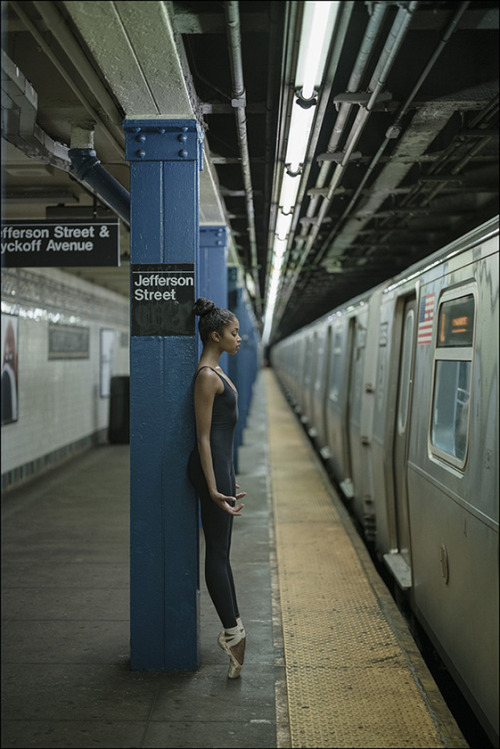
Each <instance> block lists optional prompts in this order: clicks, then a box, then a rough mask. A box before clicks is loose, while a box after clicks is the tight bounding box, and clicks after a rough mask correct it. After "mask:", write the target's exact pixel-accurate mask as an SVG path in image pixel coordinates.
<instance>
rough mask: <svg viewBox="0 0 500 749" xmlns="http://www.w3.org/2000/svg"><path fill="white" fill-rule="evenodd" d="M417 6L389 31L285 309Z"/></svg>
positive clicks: (290, 286)
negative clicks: (365, 102) (364, 102)
mask: <svg viewBox="0 0 500 749" xmlns="http://www.w3.org/2000/svg"><path fill="white" fill-rule="evenodd" d="M417 6H418V2H417V1H416V0H413V2H411V3H410V5H409V6H408V8H400V9H399V10H398V12H397V15H396V18H395V19H394V22H393V24H392V27H391V31H390V32H389V36H388V38H387V40H386V42H385V45H384V48H383V50H382V53H381V55H380V58H379V60H378V63H377V65H376V68H375V70H374V72H373V75H372V78H371V81H370V85H369V91H370V93H371V96H370V99H369V101H368V104H367V105H366V107H362V108H360V110H359V112H358V115H357V117H356V120H355V122H354V124H353V126H352V128H351V132H350V133H349V136H348V138H347V141H346V144H345V150H344V155H343V158H342V161H341V162H340V163H339V164H337V165H336V167H335V171H334V173H333V177H332V181H331V183H330V185H329V187H328V194H327V195H326V197H324V198H323V203H322V205H321V208H320V210H319V213H318V216H317V217H316V219H315V221H314V224H312V225H311V231H310V234H309V236H308V237H307V244H306V246H305V248H304V250H303V252H302V253H301V256H300V260H299V262H298V264H297V266H296V268H295V269H294V271H293V276H292V278H291V279H290V281H289V283H288V286H287V289H286V299H285V300H284V305H283V306H282V308H283V309H284V307H285V306H286V303H287V301H288V299H289V298H290V295H291V293H292V290H293V288H294V286H295V284H296V283H297V279H298V277H299V275H300V272H301V270H302V267H303V266H304V264H305V262H306V259H307V257H308V256H309V253H310V251H311V248H312V246H313V244H314V241H315V239H316V237H317V235H318V232H319V230H320V227H321V223H322V221H323V219H324V218H325V215H326V212H327V210H328V207H329V205H330V202H331V199H332V197H333V194H334V192H335V188H336V187H337V186H338V183H339V182H340V179H341V177H342V176H343V174H344V172H345V170H346V168H347V165H348V163H349V157H350V155H351V153H352V151H353V149H354V146H355V145H356V143H357V142H358V140H359V138H360V137H361V134H362V132H363V130H364V128H365V126H366V123H367V121H368V118H369V116H370V114H371V113H372V110H373V107H374V105H375V103H376V100H377V97H378V95H379V94H380V92H381V91H382V89H383V87H384V85H385V83H386V81H387V78H388V76H389V73H390V71H391V68H392V66H393V64H394V61H395V59H396V56H397V54H398V52H399V50H400V48H401V45H402V43H403V40H404V38H405V36H406V33H407V31H408V26H409V24H410V22H411V19H412V17H413V14H414V13H415V10H416V9H417Z"/></svg>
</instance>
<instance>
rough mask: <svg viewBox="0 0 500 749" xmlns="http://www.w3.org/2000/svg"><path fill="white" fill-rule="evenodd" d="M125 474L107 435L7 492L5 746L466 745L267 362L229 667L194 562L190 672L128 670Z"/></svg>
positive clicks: (246, 455) (238, 552) (237, 555)
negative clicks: (236, 653) (241, 652)
mask: <svg viewBox="0 0 500 749" xmlns="http://www.w3.org/2000/svg"><path fill="white" fill-rule="evenodd" d="M128 482H129V450H128V445H105V446H102V447H99V448H95V449H93V450H90V451H89V452H87V453H85V454H84V455H82V456H80V457H78V458H75V459H73V460H72V461H71V462H68V463H66V464H65V465H64V466H63V467H61V468H59V469H55V470H53V471H52V472H51V473H48V474H45V475H44V476H43V477H41V478H40V479H38V480H35V481H33V482H31V483H30V484H28V485H26V486H25V487H20V488H19V489H16V490H13V491H12V492H10V493H8V494H7V495H6V496H5V497H4V498H3V504H2V529H3V530H2V534H3V538H2V557H3V585H2V594H3V601H2V647H3V650H2V726H1V728H2V747H5V748H7V747H41V748H44V749H48V748H49V747H70V748H71V747H79V748H80V749H83V748H87V747H109V748H113V747H141V748H142V747H214V748H215V747H217V748H219V749H224V748H225V747H235V748H240V747H241V748H242V749H244V748H252V747H466V746H467V743H466V741H465V740H464V738H463V736H462V734H461V733H460V730H459V728H458V727H457V725H456V723H455V721H454V719H453V717H452V716H451V714H450V712H449V710H448V708H447V706H446V704H445V703H444V701H443V699H442V697H441V695H440V693H439V690H438V689H437V687H436V685H435V684H434V681H433V679H432V677H431V675H430V673H429V672H428V670H427V668H426V666H425V664H424V663H423V661H422V659H421V657H420V654H419V652H418V650H417V648H416V646H415V644H414V642H413V640H412V638H411V636H410V634H409V632H408V629H407V626H406V624H405V622H404V620H403V618H402V616H401V615H400V613H399V612H398V610H397V608H396V606H395V604H394V603H393V601H392V598H391V596H390V594H389V592H388V591H387V588H386V587H385V585H384V583H383V582H382V581H381V580H380V578H379V577H378V575H377V572H376V571H375V569H374V567H373V564H372V562H371V560H370V557H369V555H368V553H367V552H366V550H365V548H364V546H363V544H362V542H361V541H360V539H359V537H358V536H357V533H356V531H355V530H354V528H353V526H352V524H351V520H350V518H349V515H348V513H347V511H346V510H345V508H344V506H343V505H342V503H341V502H340V500H339V499H338V497H337V496H336V495H335V492H334V490H333V489H332V487H331V485H330V484H329V482H328V480H327V478H326V476H325V474H324V471H323V469H322V466H321V464H320V463H319V462H318V461H317V460H316V458H315V455H314V453H313V451H312V450H311V447H310V445H309V442H308V441H307V439H306V437H305V435H304V433H303V431H302V429H301V427H300V425H299V423H298V421H297V419H296V417H295V416H294V414H293V412H292V411H291V410H290V408H289V406H288V405H287V403H286V401H285V399H284V397H283V395H282V393H281V391H280V389H279V386H278V385H277V383H276V381H275V378H274V375H273V373H272V371H271V370H268V369H265V370H263V371H262V372H261V373H260V374H259V377H258V379H257V381H256V384H255V387H254V397H253V402H252V408H251V413H250V416H249V420H248V424H247V428H246V430H245V434H244V444H243V446H242V447H241V448H240V452H239V475H238V483H239V484H240V485H241V487H242V489H244V490H245V491H247V492H248V496H247V497H246V498H245V500H244V501H245V509H244V514H243V516H242V517H241V518H236V519H235V524H234V538H233V546H232V563H233V571H234V575H235V582H236V587H237V591H238V597H239V602H240V607H241V613H242V616H243V620H244V623H245V628H246V630H247V653H246V658H245V666H244V668H243V671H242V675H241V678H240V679H238V680H235V681H230V680H228V679H227V678H226V673H227V665H228V664H227V660H228V659H227V657H226V656H225V655H224V653H223V652H222V651H221V650H220V649H219V648H218V647H217V644H216V638H217V634H218V632H219V630H220V624H219V621H218V618H217V616H216V614H215V611H214V609H213V606H212V604H211V601H210V599H209V597H208V593H207V591H206V588H205V585H204V581H203V575H201V576H200V578H201V614H200V621H201V627H200V650H201V665H200V668H199V670H198V671H196V672H186V673H179V672H176V673H167V672H144V671H141V672H138V671H131V670H130V664H129V493H128V492H129V490H128ZM200 535H201V540H200V544H201V547H203V538H202V534H200ZM201 554H202V555H203V548H202V549H201Z"/></svg>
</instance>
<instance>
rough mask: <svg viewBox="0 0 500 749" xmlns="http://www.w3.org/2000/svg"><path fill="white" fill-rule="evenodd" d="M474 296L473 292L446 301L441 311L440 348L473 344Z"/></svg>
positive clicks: (438, 342)
mask: <svg viewBox="0 0 500 749" xmlns="http://www.w3.org/2000/svg"><path fill="white" fill-rule="evenodd" d="M473 329H474V297H473V296H472V294H469V295H468V296H462V297H460V298H459V299H452V300H450V301H448V302H444V303H443V304H442V305H441V309H440V311H439V325H438V340H437V345H438V347H439V348H445V347H448V348H449V347H452V346H453V347H457V346H472V331H473Z"/></svg>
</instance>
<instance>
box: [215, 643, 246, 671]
mask: <svg viewBox="0 0 500 749" xmlns="http://www.w3.org/2000/svg"><path fill="white" fill-rule="evenodd" d="M217 642H218V644H219V647H221V648H222V650H223V651H224V652H225V653H227V655H228V656H229V659H230V660H229V671H228V672H227V677H228V679H237V678H238V676H239V675H240V671H241V669H242V668H243V661H244V660H245V648H246V642H247V638H246V637H243V638H242V639H241V640H240V641H239V642H238V643H236V645H233V646H232V647H229V645H228V644H227V642H226V638H225V637H224V632H221V633H220V635H219V637H218V638H217Z"/></svg>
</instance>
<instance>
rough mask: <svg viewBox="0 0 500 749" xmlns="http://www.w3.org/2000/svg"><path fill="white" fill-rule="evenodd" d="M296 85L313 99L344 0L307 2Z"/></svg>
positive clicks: (305, 95)
mask: <svg viewBox="0 0 500 749" xmlns="http://www.w3.org/2000/svg"><path fill="white" fill-rule="evenodd" d="M304 5H305V7H304V18H303V21H302V33H301V37H300V47H299V59H298V62H297V73H296V76H295V84H296V86H299V87H300V88H302V96H303V98H304V99H310V98H311V97H312V96H313V94H314V89H315V88H316V86H319V85H320V83H321V79H322V77H323V68H324V67H325V62H326V55H327V53H328V47H329V45H330V39H331V36H332V33H333V27H334V24H335V19H336V17H337V12H338V7H339V5H340V2H322V1H320V2H306V3H305V4H304Z"/></svg>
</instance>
